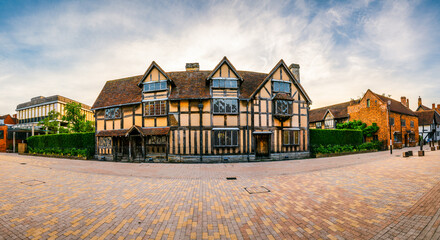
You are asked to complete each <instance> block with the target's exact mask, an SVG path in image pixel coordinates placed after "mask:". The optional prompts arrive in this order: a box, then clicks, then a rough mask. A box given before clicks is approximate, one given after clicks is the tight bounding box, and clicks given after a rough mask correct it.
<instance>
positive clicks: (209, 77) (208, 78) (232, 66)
mask: <svg viewBox="0 0 440 240" xmlns="http://www.w3.org/2000/svg"><path fill="white" fill-rule="evenodd" d="M224 63H226V64H227V65H228V66H229V68H230V69H232V71H233V72H234V73H235V75H237V77H238V79H240V80H241V81H243V78H242V77H241V76H240V74H239V73H238V71H237V69H235V67H234V65H232V63H231V62H230V61H229V59H228V58H227V57H226V56H224V57H223V59H222V60H221V61H220V62H219V63H218V64H217V66H215V68H214V70H212V71H211V73H210V74H209V75H208V77H207V78H206V80H210V79H211V78H212V76H213V75H214V74H215V72H217V70H218V69H219V68H220V67H221V66H222V65H223V64H224Z"/></svg>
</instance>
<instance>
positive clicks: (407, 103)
mask: <svg viewBox="0 0 440 240" xmlns="http://www.w3.org/2000/svg"><path fill="white" fill-rule="evenodd" d="M406 107H407V108H409V98H408V99H406Z"/></svg>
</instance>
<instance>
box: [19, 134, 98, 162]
mask: <svg viewBox="0 0 440 240" xmlns="http://www.w3.org/2000/svg"><path fill="white" fill-rule="evenodd" d="M27 143H28V149H29V152H30V153H38V154H56V155H67V156H80V157H87V158H92V157H93V155H94V154H95V134H94V133H93V132H91V133H62V134H51V135H38V136H32V137H29V138H27Z"/></svg>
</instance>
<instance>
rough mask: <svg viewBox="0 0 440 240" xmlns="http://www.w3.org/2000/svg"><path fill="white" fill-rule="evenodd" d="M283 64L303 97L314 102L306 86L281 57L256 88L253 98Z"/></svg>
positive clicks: (309, 101)
mask: <svg viewBox="0 0 440 240" xmlns="http://www.w3.org/2000/svg"><path fill="white" fill-rule="evenodd" d="M280 66H283V67H284V69H285V70H286V72H287V73H288V74H289V76H290V77H291V78H292V79H293V84H294V85H295V86H296V87H297V88H298V89H299V92H300V93H301V94H302V95H303V97H304V98H305V99H306V100H307V102H308V103H312V100H311V99H310V97H309V95H307V93H306V91H305V90H304V88H303V87H302V86H301V84H300V83H299V82H298V79H296V78H295V76H294V75H293V74H292V72H291V71H290V70H289V68H288V67H287V65H286V63H285V62H284V60H283V59H281V60H280V61H279V62H278V63H277V64H276V65H275V67H273V68H272V70H271V71H270V72H269V74H267V76H266V78H265V79H264V80H263V82H262V83H260V85H259V86H258V87H257V89H255V91H254V92H253V93H252V95H251V98H253V97H254V96H255V94H257V92H258V91H259V90H260V89H261V88H262V87H263V86H264V85H265V84H266V82H267V81H269V80H270V79H271V77H272V75H273V74H274V73H275V71H276V70H277V69H278V68H279V67H280Z"/></svg>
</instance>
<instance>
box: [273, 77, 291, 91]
mask: <svg viewBox="0 0 440 240" xmlns="http://www.w3.org/2000/svg"><path fill="white" fill-rule="evenodd" d="M272 82H273V91H274V92H277V93H278V92H281V93H290V82H289V81H282V80H275V79H272Z"/></svg>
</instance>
